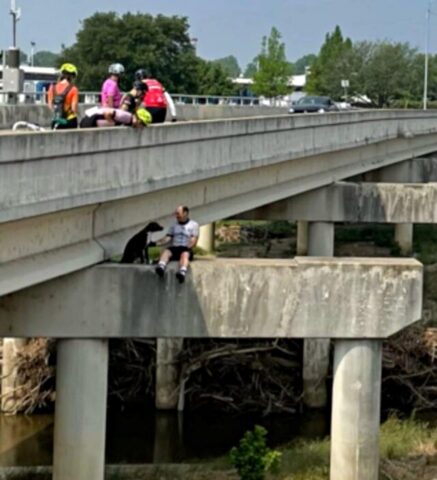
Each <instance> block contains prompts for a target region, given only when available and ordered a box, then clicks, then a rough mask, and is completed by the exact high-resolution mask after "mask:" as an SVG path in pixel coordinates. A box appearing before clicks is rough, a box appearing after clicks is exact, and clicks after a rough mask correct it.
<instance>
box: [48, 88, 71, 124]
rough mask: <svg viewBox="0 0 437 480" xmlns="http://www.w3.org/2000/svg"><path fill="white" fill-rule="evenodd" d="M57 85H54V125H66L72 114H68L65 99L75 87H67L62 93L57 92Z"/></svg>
mask: <svg viewBox="0 0 437 480" xmlns="http://www.w3.org/2000/svg"><path fill="white" fill-rule="evenodd" d="M57 85H58V84H53V123H54V125H66V124H67V117H68V115H69V113H70V112H66V111H65V109H64V106H65V99H66V98H67V95H68V94H69V93H70V91H71V90H72V88H73V85H71V84H69V85H67V86H66V87H65V89H64V90H63V91H62V92H61V93H58V92H57V88H56V87H57Z"/></svg>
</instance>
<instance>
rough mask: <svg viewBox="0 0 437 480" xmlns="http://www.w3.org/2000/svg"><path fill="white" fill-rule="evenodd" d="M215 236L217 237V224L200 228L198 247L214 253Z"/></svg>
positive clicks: (209, 224)
mask: <svg viewBox="0 0 437 480" xmlns="http://www.w3.org/2000/svg"><path fill="white" fill-rule="evenodd" d="M214 235H215V224H214V223H208V224H207V225H202V226H201V227H200V235H199V241H198V242H197V246H198V247H200V248H202V249H203V250H205V251H207V252H213V251H214Z"/></svg>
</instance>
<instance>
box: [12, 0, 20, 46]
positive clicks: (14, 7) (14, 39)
mask: <svg viewBox="0 0 437 480" xmlns="http://www.w3.org/2000/svg"><path fill="white" fill-rule="evenodd" d="M10 14H11V15H12V47H13V48H16V47H17V22H18V20H20V16H21V8H17V5H16V3H15V0H11V9H10Z"/></svg>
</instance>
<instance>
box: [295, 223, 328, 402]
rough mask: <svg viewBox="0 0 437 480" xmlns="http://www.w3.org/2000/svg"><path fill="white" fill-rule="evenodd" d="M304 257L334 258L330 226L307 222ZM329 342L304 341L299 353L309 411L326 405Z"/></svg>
mask: <svg viewBox="0 0 437 480" xmlns="http://www.w3.org/2000/svg"><path fill="white" fill-rule="evenodd" d="M308 255H310V256H325V257H332V256H334V224H333V223H329V222H310V223H309V227H308ZM329 348H330V341H329V340H325V339H309V338H307V339H305V340H304V351H303V374H302V375H303V394H304V402H305V405H306V406H307V407H310V408H322V407H325V406H326V404H327V401H328V393H327V389H326V377H327V375H328V368H329Z"/></svg>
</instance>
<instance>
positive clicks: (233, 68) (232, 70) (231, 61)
mask: <svg viewBox="0 0 437 480" xmlns="http://www.w3.org/2000/svg"><path fill="white" fill-rule="evenodd" d="M213 63H216V64H217V65H220V66H221V67H222V69H223V70H224V72H225V73H226V75H228V77H230V78H236V77H238V76H239V75H240V73H241V68H240V65H238V61H237V59H236V58H235V57H234V56H233V55H229V56H228V57H224V58H218V59H217V60H213Z"/></svg>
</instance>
